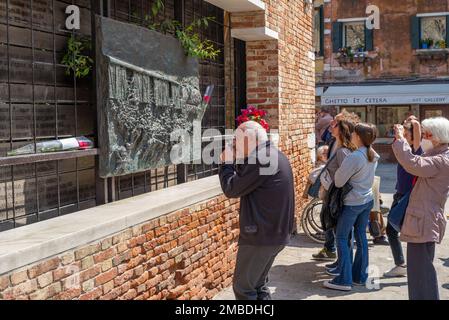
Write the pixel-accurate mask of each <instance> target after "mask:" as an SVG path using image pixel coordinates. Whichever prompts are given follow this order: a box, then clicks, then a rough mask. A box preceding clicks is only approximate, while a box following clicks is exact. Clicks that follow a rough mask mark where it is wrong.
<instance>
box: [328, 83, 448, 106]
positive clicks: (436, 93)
mask: <svg viewBox="0 0 449 320" xmlns="http://www.w3.org/2000/svg"><path fill="white" fill-rule="evenodd" d="M410 104H449V83H438V84H414V85H413V84H410V85H371V86H341V87H340V86H331V87H329V88H328V89H327V90H326V92H324V93H323V95H322V96H321V105H323V106H366V105H373V106H376V105H410Z"/></svg>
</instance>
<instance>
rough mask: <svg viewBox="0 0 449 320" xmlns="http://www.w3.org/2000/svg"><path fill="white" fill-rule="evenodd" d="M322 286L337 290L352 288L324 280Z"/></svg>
mask: <svg viewBox="0 0 449 320" xmlns="http://www.w3.org/2000/svg"><path fill="white" fill-rule="evenodd" d="M323 286H324V287H325V288H328V289H332V290H339V291H351V290H352V287H351V286H342V285H339V284H335V283H332V281H324V282H323Z"/></svg>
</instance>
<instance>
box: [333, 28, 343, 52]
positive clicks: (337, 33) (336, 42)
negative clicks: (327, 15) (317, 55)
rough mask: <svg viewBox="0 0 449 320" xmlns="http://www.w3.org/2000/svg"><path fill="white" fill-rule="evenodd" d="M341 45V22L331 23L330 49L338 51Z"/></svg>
mask: <svg viewBox="0 0 449 320" xmlns="http://www.w3.org/2000/svg"><path fill="white" fill-rule="evenodd" d="M342 46H343V23H342V22H334V23H332V49H333V50H332V51H333V52H338V50H339V49H341V47H342Z"/></svg>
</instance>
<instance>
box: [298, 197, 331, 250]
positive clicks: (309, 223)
mask: <svg viewBox="0 0 449 320" xmlns="http://www.w3.org/2000/svg"><path fill="white" fill-rule="evenodd" d="M322 206H323V201H322V200H320V199H318V198H316V199H313V200H312V201H310V203H309V204H308V205H307V206H306V207H305V208H304V210H303V213H302V216H301V228H302V230H303V231H304V233H305V234H306V236H307V237H308V238H310V239H311V240H313V241H314V242H317V243H321V244H323V243H324V241H325V234H324V231H323V228H322V227H321V219H320V213H321V207H322Z"/></svg>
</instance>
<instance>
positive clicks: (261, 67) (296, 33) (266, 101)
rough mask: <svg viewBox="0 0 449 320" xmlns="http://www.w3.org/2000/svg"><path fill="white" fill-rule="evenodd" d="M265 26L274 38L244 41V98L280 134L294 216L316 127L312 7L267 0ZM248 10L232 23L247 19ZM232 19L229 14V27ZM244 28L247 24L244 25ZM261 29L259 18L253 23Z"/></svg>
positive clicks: (309, 166) (299, 211) (304, 179)
mask: <svg viewBox="0 0 449 320" xmlns="http://www.w3.org/2000/svg"><path fill="white" fill-rule="evenodd" d="M265 3H266V7H267V8H266V11H265V26H266V27H268V28H270V29H272V30H273V31H276V32H278V34H279V39H278V40H270V41H254V42H247V43H246V45H247V51H246V54H247V98H248V104H253V105H256V106H258V107H259V108H261V109H264V110H266V111H267V112H268V121H269V123H270V125H271V127H272V128H275V129H278V130H279V134H280V149H281V150H282V151H283V152H284V153H285V154H286V155H287V156H288V158H289V160H290V162H291V164H292V167H293V170H294V175H295V188H296V204H297V209H296V214H297V216H299V215H300V214H301V212H302V209H303V207H304V201H303V200H302V198H301V195H302V194H303V191H304V187H305V184H306V177H307V174H308V172H309V171H310V169H311V165H312V164H311V158H310V149H308V146H307V138H308V136H309V135H310V134H311V133H313V132H314V128H315V64H314V61H313V60H311V59H310V58H309V57H308V52H309V51H312V32H311V30H312V17H311V11H310V10H305V8H304V1H300V0H296V1H284V0H282V1H280V0H266V1H265ZM252 15H253V13H250V14H248V16H247V18H246V19H244V18H243V17H242V15H238V19H237V22H236V24H235V25H238V24H237V23H240V22H241V21H244V20H246V21H250V19H251V16H252ZM234 23H235V19H234V15H233V17H232V25H233V26H234ZM245 27H250V26H249V25H248V24H245ZM254 27H260V21H259V19H257V21H256V22H255V23H254Z"/></svg>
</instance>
